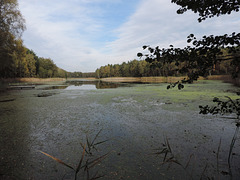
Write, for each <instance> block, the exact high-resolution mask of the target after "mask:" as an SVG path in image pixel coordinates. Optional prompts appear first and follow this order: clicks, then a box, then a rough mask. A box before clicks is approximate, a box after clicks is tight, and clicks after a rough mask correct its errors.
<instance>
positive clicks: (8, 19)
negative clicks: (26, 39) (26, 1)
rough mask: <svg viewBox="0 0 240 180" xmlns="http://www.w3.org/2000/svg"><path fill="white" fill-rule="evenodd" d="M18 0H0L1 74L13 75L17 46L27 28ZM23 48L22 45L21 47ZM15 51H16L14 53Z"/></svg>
mask: <svg viewBox="0 0 240 180" xmlns="http://www.w3.org/2000/svg"><path fill="white" fill-rule="evenodd" d="M24 22H25V21H24V19H23V17H22V15H21V12H20V11H19V10H18V3H17V0H1V1H0V64H1V68H0V76H1V77H13V76H15V74H14V72H13V71H14V69H13V68H14V66H13V64H14V62H13V61H15V60H16V59H14V58H16V57H17V56H16V54H17V53H16V52H15V51H16V47H20V46H16V45H17V44H18V43H19V42H18V41H20V37H21V35H22V32H23V31H24V29H25V25H24ZM20 48H21V47H20ZM14 52H15V53H14Z"/></svg>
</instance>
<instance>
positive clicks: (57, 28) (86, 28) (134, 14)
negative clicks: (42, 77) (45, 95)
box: [19, 0, 240, 72]
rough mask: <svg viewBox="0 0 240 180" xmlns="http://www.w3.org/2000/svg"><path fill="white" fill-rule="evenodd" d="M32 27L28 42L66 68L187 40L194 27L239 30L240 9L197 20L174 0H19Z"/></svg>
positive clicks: (92, 66) (123, 58)
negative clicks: (179, 11)
mask: <svg viewBox="0 0 240 180" xmlns="http://www.w3.org/2000/svg"><path fill="white" fill-rule="evenodd" d="M19 8H20V11H21V12H22V14H23V16H24V18H25V20H26V26H27V30H26V31H25V32H24V34H23V40H24V44H25V45H26V46H27V47H28V48H29V49H32V50H34V51H35V52H36V54H37V55H38V56H40V57H45V58H51V59H52V60H53V61H54V62H55V63H56V65H57V66H58V67H60V68H63V69H65V70H67V71H81V72H93V71H95V70H96V69H97V68H99V67H100V66H104V65H107V64H120V63H122V62H127V61H130V60H133V59H137V57H136V54H137V53H138V52H141V51H142V46H143V45H151V46H153V47H154V46H158V45H159V46H160V47H165V48H166V47H168V46H169V45H170V44H173V45H174V46H176V47H183V46H186V45H187V43H186V37H187V36H188V35H189V34H191V33H194V34H195V35H196V36H197V37H202V36H203V35H210V34H215V35H220V34H225V33H232V32H234V31H236V32H239V29H240V13H233V14H231V15H225V16H221V17H218V18H212V19H208V20H206V21H204V22H202V23H198V21H197V18H198V16H197V15H196V14H194V13H192V12H187V13H185V14H183V15H178V14H177V13H176V10H177V9H178V6H177V5H175V4H172V3H171V0H19Z"/></svg>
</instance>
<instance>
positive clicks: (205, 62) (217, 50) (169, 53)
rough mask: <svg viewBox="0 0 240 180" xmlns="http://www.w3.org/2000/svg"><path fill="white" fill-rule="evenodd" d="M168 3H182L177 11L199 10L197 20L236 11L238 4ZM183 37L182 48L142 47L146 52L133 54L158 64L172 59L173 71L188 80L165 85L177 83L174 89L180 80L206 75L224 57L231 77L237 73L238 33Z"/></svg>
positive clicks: (239, 55)
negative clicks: (185, 43)
mask: <svg viewBox="0 0 240 180" xmlns="http://www.w3.org/2000/svg"><path fill="white" fill-rule="evenodd" d="M172 2H173V3H176V4H178V5H180V6H182V7H181V8H180V9H179V10H178V11H177V12H178V13H180V14H181V13H184V12H186V11H187V10H192V11H193V12H194V13H199V16H200V17H199V19H198V20H199V22H202V21H203V20H205V19H207V18H212V17H214V16H220V15H224V14H230V13H231V12H232V11H236V12H238V11H239V5H240V1H236V0H229V1H226V0H211V1H205V0H204V1H202V0H195V1H192V0H185V1H182V0H172ZM187 38H188V39H187V42H188V43H191V44H190V45H189V46H187V47H185V48H174V46H173V45H170V46H169V48H162V49H161V48H159V47H156V48H152V47H150V46H143V49H148V50H149V54H145V55H143V54H142V53H138V54H137V55H138V56H139V57H143V56H145V57H146V59H145V60H146V61H147V62H149V63H151V64H162V67H164V65H166V64H167V65H170V64H171V63H172V62H174V63H175V65H176V66H178V68H177V69H176V71H178V72H181V73H182V74H187V75H188V79H184V80H182V82H177V83H174V84H172V85H170V86H169V87H175V86H176V85H178V88H179V89H182V88H183V87H184V86H183V84H182V83H192V82H193V81H194V80H197V79H198V78H199V76H208V75H209V73H210V72H211V71H212V70H213V69H214V67H215V65H216V64H217V63H221V62H223V61H225V60H230V63H231V66H233V67H234V68H233V69H232V75H233V77H234V78H236V77H238V76H239V73H240V63H239V62H240V33H235V32H233V33H232V34H230V35H227V34H225V35H222V36H214V35H210V36H203V37H202V39H200V40H197V38H196V37H195V36H194V34H190V35H189V36H188V37H187ZM224 51H227V55H226V56H224V55H223V54H224Z"/></svg>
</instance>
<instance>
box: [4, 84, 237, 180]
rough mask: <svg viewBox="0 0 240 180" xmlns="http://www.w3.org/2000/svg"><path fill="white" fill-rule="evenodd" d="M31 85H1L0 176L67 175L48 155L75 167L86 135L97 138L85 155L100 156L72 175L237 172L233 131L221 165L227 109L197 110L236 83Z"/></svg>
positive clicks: (229, 119)
mask: <svg viewBox="0 0 240 180" xmlns="http://www.w3.org/2000/svg"><path fill="white" fill-rule="evenodd" d="M21 86H22V84H21ZM70 86H71V88H68V87H70ZM34 87H35V88H33V89H26V90H19V89H11V90H1V91H0V137H1V138H0V147H1V148H0V179H17V180H18V179H20V180H21V179H23V180H25V179H74V178H75V176H74V171H73V170H72V169H71V168H68V167H66V166H64V165H63V164H60V163H58V162H56V161H54V160H53V159H54V158H56V159H60V160H61V161H62V162H64V163H66V164H67V165H69V166H70V167H74V168H76V167H75V166H76V165H78V164H79V160H81V159H82V158H81V157H82V156H83V155H82V154H83V149H84V148H83V146H84V145H85V144H89V142H91V141H93V140H94V142H96V144H97V143H98V142H104V143H100V144H98V146H97V149H94V148H93V149H92V151H93V153H92V156H91V154H87V152H86V154H85V156H84V158H86V157H87V156H86V155H88V158H89V161H91V160H96V159H97V158H98V157H102V156H103V155H105V154H107V156H106V157H105V156H104V159H103V160H101V161H97V162H96V163H93V164H94V166H93V167H92V168H89V167H88V168H85V169H89V172H88V173H89V175H87V171H82V169H81V171H79V172H83V173H82V174H81V173H79V174H78V175H77V179H91V178H90V177H98V176H99V179H129V180H132V179H138V180H141V179H144V180H145V179H156V180H158V179H230V178H232V179H238V177H240V154H239V152H240V142H239V134H237V137H236V141H235V145H234V147H233V149H232V159H231V173H232V175H231V176H230V172H229V170H228V155H229V154H228V152H229V149H230V145H231V141H232V137H233V135H234V133H235V129H236V126H235V120H234V119H233V117H234V116H233V115H226V116H224V117H223V116H220V115H214V116H213V115H202V114H199V105H214V103H213V102H212V100H213V98H214V97H218V98H220V99H221V100H224V99H226V96H228V97H231V98H232V99H236V98H239V96H237V95H236V92H237V91H239V87H235V86H233V85H231V84H228V83H223V82H221V81H210V80H202V81H198V82H197V83H194V84H187V85H185V88H184V89H182V90H180V91H179V90H178V89H177V88H175V89H170V90H167V84H164V83H162V84H157V83H156V84H128V83H119V84H118V85H116V84H114V85H111V86H110V83H105V84H103V85H102V84H99V83H96V82H94V83H92V84H91V83H89V82H88V83H87V84H84V82H81V83H79V82H77V85H76V86H75V84H74V83H69V82H67V83H61V84H57V83H56V82H54V84H50V83H48V84H47V85H46V84H45V85H44V84H42V85H39V84H38V85H37V84H36V85H34ZM51 87H52V88H51ZM97 87H98V88H97ZM99 87H101V88H99ZM98 132H101V133H99V134H98V135H97V138H96V140H95V137H96V134H97V133H98ZM87 141H89V142H87ZM86 150H89V149H86ZM41 152H44V153H46V154H48V155H50V156H51V157H54V158H53V159H51V158H49V157H50V156H49V157H47V156H46V155H44V154H43V153H41ZM84 160H87V159H84ZM84 160H83V161H84ZM84 162H86V161H84ZM85 164H86V163H85ZM84 172H85V174H84ZM96 174H97V176H95V175H96ZM100 177H101V178H100Z"/></svg>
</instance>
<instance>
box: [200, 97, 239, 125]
mask: <svg viewBox="0 0 240 180" xmlns="http://www.w3.org/2000/svg"><path fill="white" fill-rule="evenodd" d="M226 98H227V99H228V100H227V101H222V100H220V99H219V98H217V97H215V98H214V99H213V102H215V103H217V105H216V106H213V107H209V106H208V105H206V106H199V108H200V112H199V113H200V114H208V113H210V114H213V115H214V114H221V115H225V114H236V116H237V119H239V116H240V99H235V100H233V99H231V98H230V97H228V96H226ZM239 125H240V122H239Z"/></svg>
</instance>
